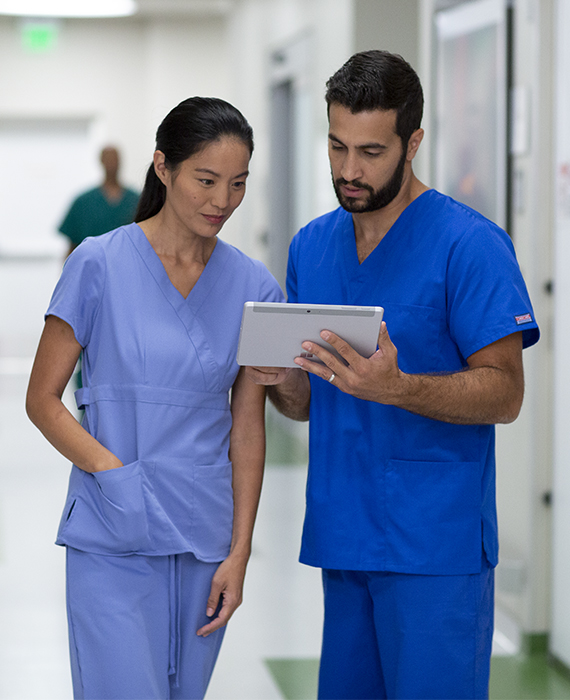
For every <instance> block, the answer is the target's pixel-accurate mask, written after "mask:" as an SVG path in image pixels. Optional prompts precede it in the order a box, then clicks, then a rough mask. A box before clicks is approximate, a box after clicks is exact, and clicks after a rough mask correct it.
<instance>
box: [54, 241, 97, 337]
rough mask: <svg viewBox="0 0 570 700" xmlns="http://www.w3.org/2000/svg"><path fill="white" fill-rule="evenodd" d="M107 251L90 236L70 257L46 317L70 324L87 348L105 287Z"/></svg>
mask: <svg viewBox="0 0 570 700" xmlns="http://www.w3.org/2000/svg"><path fill="white" fill-rule="evenodd" d="M105 272H106V265H105V253H104V251H103V248H102V246H101V244H100V242H99V241H98V239H87V240H85V241H84V242H83V243H81V245H79V246H78V247H77V248H76V249H75V250H74V251H73V252H72V253H71V255H70V256H69V257H68V258H67V260H66V261H65V265H64V267H63V271H62V273H61V277H60V279H59V282H58V283H57V285H56V288H55V290H54V293H53V295H52V298H51V301H50V304H49V307H48V310H47V312H46V318H47V316H57V317H58V318H61V319H62V320H63V321H65V322H66V323H68V324H69V325H70V326H71V327H72V329H73V333H74V334H75V338H76V340H77V342H78V343H79V344H80V345H81V347H83V348H84V347H86V345H88V343H89V340H90V338H91V331H92V329H93V324H94V322H95V318H96V316H97V311H98V309H99V306H100V304H101V299H102V295H103V289H104V286H105Z"/></svg>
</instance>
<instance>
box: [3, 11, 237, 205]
mask: <svg viewBox="0 0 570 700" xmlns="http://www.w3.org/2000/svg"><path fill="white" fill-rule="evenodd" d="M226 26H227V25H226V20H225V18H224V17H211V18H207V17H204V18H202V17H200V18H198V17H178V18H172V19H164V20H160V19H154V18H148V19H144V18H137V17H136V16H135V17H133V18H122V19H116V20H94V19H89V20H65V21H62V22H61V24H60V27H59V35H58V40H57V43H56V46H55V48H54V49H53V50H52V51H49V52H46V53H35V54H33V53H28V52H26V51H24V49H23V48H22V44H21V38H20V24H19V22H18V20H16V19H14V18H6V17H3V18H0V119H2V118H6V117H16V118H36V117H60V118H74V117H80V118H86V119H88V120H91V121H92V123H93V124H94V126H95V129H94V139H95V141H96V142H97V143H96V144H95V145H96V146H97V147H98V146H101V145H103V144H104V143H107V142H114V143H117V144H118V145H119V146H120V147H121V150H122V153H123V168H122V175H123V179H124V181H125V182H126V183H127V184H129V185H132V186H134V187H136V188H140V187H141V185H142V181H143V178H144V173H145V171H146V168H147V166H148V164H149V163H150V161H151V158H152V151H153V149H154V134H155V131H156V127H157V126H158V124H159V122H160V121H161V119H162V118H163V117H164V115H165V114H166V112H167V111H168V110H169V109H171V108H172V107H174V106H175V105H176V104H177V103H178V102H180V101H181V100H182V99H184V98H186V97H190V96H191V95H195V94H201V95H214V96H218V97H227V96H228V93H229V85H230V80H229V71H228V63H229V55H228V47H227V41H226ZM96 151H97V148H96V147H94V149H93V153H94V155H93V157H94V158H95V157H96ZM73 176H74V170H73V162H70V163H69V178H70V179H73ZM93 184H96V183H93ZM25 185H26V183H25V182H23V183H22V182H14V183H13V186H14V187H25ZM31 204H33V202H31Z"/></svg>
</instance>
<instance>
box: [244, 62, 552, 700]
mask: <svg viewBox="0 0 570 700" xmlns="http://www.w3.org/2000/svg"><path fill="white" fill-rule="evenodd" d="M326 100H327V105H328V115H329V124H330V130H329V157H330V163H331V171H332V177H333V183H334V187H335V191H336V194H337V197H338V200H339V202H340V205H341V207H340V208H338V209H337V210H335V211H333V212H330V213H329V214H326V215H324V216H322V217H320V218H318V219H315V220H314V221H312V222H311V223H309V224H308V225H307V226H306V227H305V228H303V229H302V230H301V231H300V232H299V233H298V234H297V236H296V237H295V238H294V239H293V242H292V243H291V248H290V253H289V267H288V275H287V291H288V298H289V301H290V302H312V303H324V304H355V305H374V306H383V307H384V308H385V316H384V319H385V323H383V324H382V329H381V331H380V336H379V338H378V350H377V352H376V353H375V354H374V355H372V356H371V357H369V358H367V357H362V356H360V355H358V354H357V353H356V351H355V350H354V349H352V348H351V347H350V346H349V345H348V343H346V342H345V341H344V340H343V339H342V338H339V337H338V336H336V335H334V334H333V333H331V332H328V331H324V332H323V333H322V337H323V339H324V340H326V341H328V342H329V343H330V344H331V345H333V346H334V347H335V348H336V349H337V351H338V352H339V353H340V355H341V356H342V357H343V358H344V359H345V360H346V364H344V363H342V362H341V361H339V360H338V359H335V357H333V356H332V355H331V354H330V353H329V352H327V351H326V350H324V349H322V348H320V347H319V346H318V345H314V344H312V343H305V344H304V346H303V347H304V348H305V350H307V351H309V352H311V353H314V354H315V355H317V356H318V357H319V358H320V359H321V360H322V361H323V363H324V364H317V363H315V362H311V361H309V360H307V359H303V358H298V359H297V360H296V361H297V363H298V365H299V367H300V369H295V370H285V369H279V368H250V369H249V370H248V373H249V376H250V378H251V379H252V380H253V381H255V382H257V383H262V384H266V385H268V386H269V387H270V388H269V393H270V396H271V398H272V400H273V402H274V403H275V405H276V406H277V407H278V408H279V410H281V411H282V412H283V413H284V414H285V415H288V416H290V417H292V418H294V419H297V420H307V419H308V418H310V457H309V477H308V484H307V510H306V517H305V525H304V531H303V542H302V549H301V561H302V562H303V563H305V564H309V565H311V566H318V567H321V568H322V569H323V584H324V595H325V623H324V634H323V649H322V657H321V669H320V680H319V697H320V698H322V699H323V700H331V699H332V698H345V699H348V698H350V699H352V700H354V699H356V698H366V699H368V700H370V699H371V698H401V699H407V700H411V699H412V698H425V699H428V698H429V699H431V700H434V699H437V700H442V699H443V698H453V699H454V700H458V699H459V698H485V697H487V695H488V682H489V667H490V654H491V642H492V633H493V569H494V567H495V565H496V564H497V555H498V541H497V519H496V509H495V449H494V424H495V423H509V422H511V421H513V420H515V418H516V417H517V415H518V413H519V410H520V407H521V403H522V398H523V390H524V380H523V365H522V349H523V347H527V346H530V345H532V344H534V343H535V342H536V341H537V340H538V337H539V332H538V327H537V325H536V323H535V320H534V316H533V311H532V306H531V303H530V300H529V297H528V294H527V291H526V288H525V284H524V281H523V279H522V276H521V273H520V270H519V267H518V264H517V261H516V258H515V253H514V249H513V246H512V243H511V240H510V238H509V237H508V236H507V235H506V233H505V232H504V231H502V230H501V229H500V228H499V227H498V226H496V225H495V224H494V223H492V222H490V221H489V220H487V219H485V218H484V217H482V216H481V215H480V214H478V213H477V212H475V211H473V210H472V209H469V208H468V207H466V206H464V205H462V204H460V203H458V202H456V201H454V200H452V199H451V198H449V197H446V196H444V195H442V194H440V193H438V192H436V191H435V190H432V189H429V188H428V187H426V186H425V185H423V184H422V183H421V182H420V181H419V180H418V179H417V178H416V177H415V175H414V173H413V170H412V161H413V159H414V156H415V155H416V152H417V150H418V148H419V146H420V143H421V140H422V137H423V130H422V129H421V128H420V123H421V116H422V109H423V96H422V89H421V85H420V82H419V79H418V76H417V75H416V73H415V72H414V71H413V69H412V68H411V67H410V66H409V64H407V63H406V62H405V61H404V60H403V59H402V58H401V57H400V56H396V55H393V54H389V53H387V52H383V51H368V52H364V53H360V54H356V55H355V56H353V57H352V58H351V59H350V60H349V61H348V62H347V63H346V64H345V65H344V66H343V67H342V68H341V69H340V70H339V71H338V72H337V73H335V75H333V77H332V78H331V79H330V80H329V81H328V83H327V94H326Z"/></svg>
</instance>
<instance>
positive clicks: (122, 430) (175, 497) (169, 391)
mask: <svg viewBox="0 0 570 700" xmlns="http://www.w3.org/2000/svg"><path fill="white" fill-rule="evenodd" d="M282 299H283V294H282V292H281V290H280V288H279V286H278V284H277V282H276V281H275V279H274V278H273V277H272V276H271V275H270V273H269V272H268V271H267V269H266V268H265V266H264V265H262V263H260V262H258V261H256V260H252V259H251V258H249V257H247V256H246V255H244V254H243V253H241V252H240V251H238V250H237V249H236V248H234V247H233V246H230V245H228V244H226V243H224V242H223V241H221V240H218V241H217V243H216V247H215V248H214V251H213V253H212V255H211V257H210V259H209V261H208V263H207V265H206V267H205V268H204V271H203V272H202V274H201V276H200V278H199V279H198V281H197V283H196V285H195V286H194V288H193V289H192V291H191V292H190V294H189V295H188V297H187V298H186V299H184V297H183V296H182V295H181V294H180V292H178V290H177V289H176V288H175V287H174V286H173V285H172V283H171V282H170V279H169V277H168V275H167V273H166V270H165V269H164V267H163V265H162V263H161V261H160V259H159V257H158V256H157V255H156V253H155V251H154V249H153V248H152V246H151V244H150V243H149V241H148V239H147V238H146V236H145V234H144V233H143V231H142V229H141V228H140V227H139V226H138V225H137V224H130V225H128V226H125V227H122V228H119V229H116V230H115V231H111V232H110V233H107V234H104V235H103V236H99V237H97V238H88V239H86V240H85V241H84V242H83V243H82V244H81V245H80V246H79V247H78V248H77V249H76V250H75V251H74V252H73V253H72V254H71V255H70V256H69V258H68V259H67V262H66V264H65V266H64V269H63V273H62V276H61V279H60V280H59V283H58V285H57V287H56V289H55V292H54V294H53V297H52V300H51V303H50V306H49V309H48V311H47V314H46V316H47V315H49V314H53V315H55V316H58V317H59V318H61V319H63V320H64V321H66V322H67V323H68V324H69V325H70V326H71V327H72V328H73V331H74V333H75V337H76V339H77V341H78V342H79V344H80V345H81V346H82V348H83V364H82V376H83V383H84V387H83V388H82V389H80V390H79V391H78V392H77V393H76V397H77V403H78V406H80V407H83V408H84V409H85V416H84V423H83V425H84V427H85V428H86V429H87V430H88V432H89V433H90V434H91V435H93V436H94V437H95V438H96V439H97V440H98V441H99V442H101V443H102V444H103V445H104V446H105V447H107V448H108V449H109V450H111V452H113V453H114V454H115V455H117V457H118V458H119V459H120V460H121V461H122V462H123V463H124V465H125V466H123V467H120V468H119V469H113V470H109V471H105V472H99V473H96V474H90V473H87V472H85V471H83V470H81V469H79V468H77V467H76V466H73V468H72V472H71V477H70V484H69V493H68V497H67V502H66V505H65V508H64V512H63V516H62V520H61V523H60V528H59V533H58V537H57V543H58V544H62V545H63V544H65V545H70V546H72V547H75V548H76V549H80V550H84V551H88V552H93V553H98V554H116V555H127V554H131V553H138V554H144V555H167V554H175V553H180V552H193V553H194V554H195V556H196V557H197V558H198V559H201V560H202V561H210V562H211V561H221V560H222V559H224V558H225V557H226V556H227V554H228V552H229V545H230V540H231V532H232V519H233V494H232V482H231V479H232V465H231V463H230V461H229V456H228V450H229V432H230V428H231V413H230V405H229V391H230V389H231V388H232V385H233V383H234V381H235V378H236V375H237V373H238V370H239V367H238V365H237V363H236V360H235V357H236V351H237V342H238V336H239V329H240V322H241V314H242V307H243V304H244V302H246V301H281V300H282Z"/></svg>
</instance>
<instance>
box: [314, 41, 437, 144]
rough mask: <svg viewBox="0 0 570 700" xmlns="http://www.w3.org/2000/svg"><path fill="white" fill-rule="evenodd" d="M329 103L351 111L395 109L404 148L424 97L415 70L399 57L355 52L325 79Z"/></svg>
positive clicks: (418, 119)
mask: <svg viewBox="0 0 570 700" xmlns="http://www.w3.org/2000/svg"><path fill="white" fill-rule="evenodd" d="M325 99H326V101H327V105H328V108H329V110H330V106H331V104H339V105H342V106H343V107H347V108H348V109H350V111H351V112H352V113H353V114H356V113H357V112H365V111H371V110H374V109H384V110H388V109H395V110H396V115H397V116H396V133H397V134H398V136H399V137H400V138H401V139H402V145H403V146H404V148H406V146H407V144H408V141H409V138H410V136H411V135H412V134H413V133H414V131H415V130H416V129H419V128H420V124H421V121H422V113H423V108H424V96H423V91H422V86H421V83H420V79H419V78H418V76H417V73H416V72H415V70H414V69H413V68H412V67H411V66H410V64H409V63H407V62H406V61H405V60H404V59H403V58H402V57H401V56H399V55H398V54H394V53H389V52H388V51H377V50H374V51H362V52H361V53H356V54H354V56H352V57H351V58H349V59H348V61H347V62H346V63H345V64H344V65H343V66H342V67H341V68H339V70H338V71H337V72H336V73H335V74H334V75H333V76H332V78H329V80H328V82H327V92H326V95H325Z"/></svg>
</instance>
